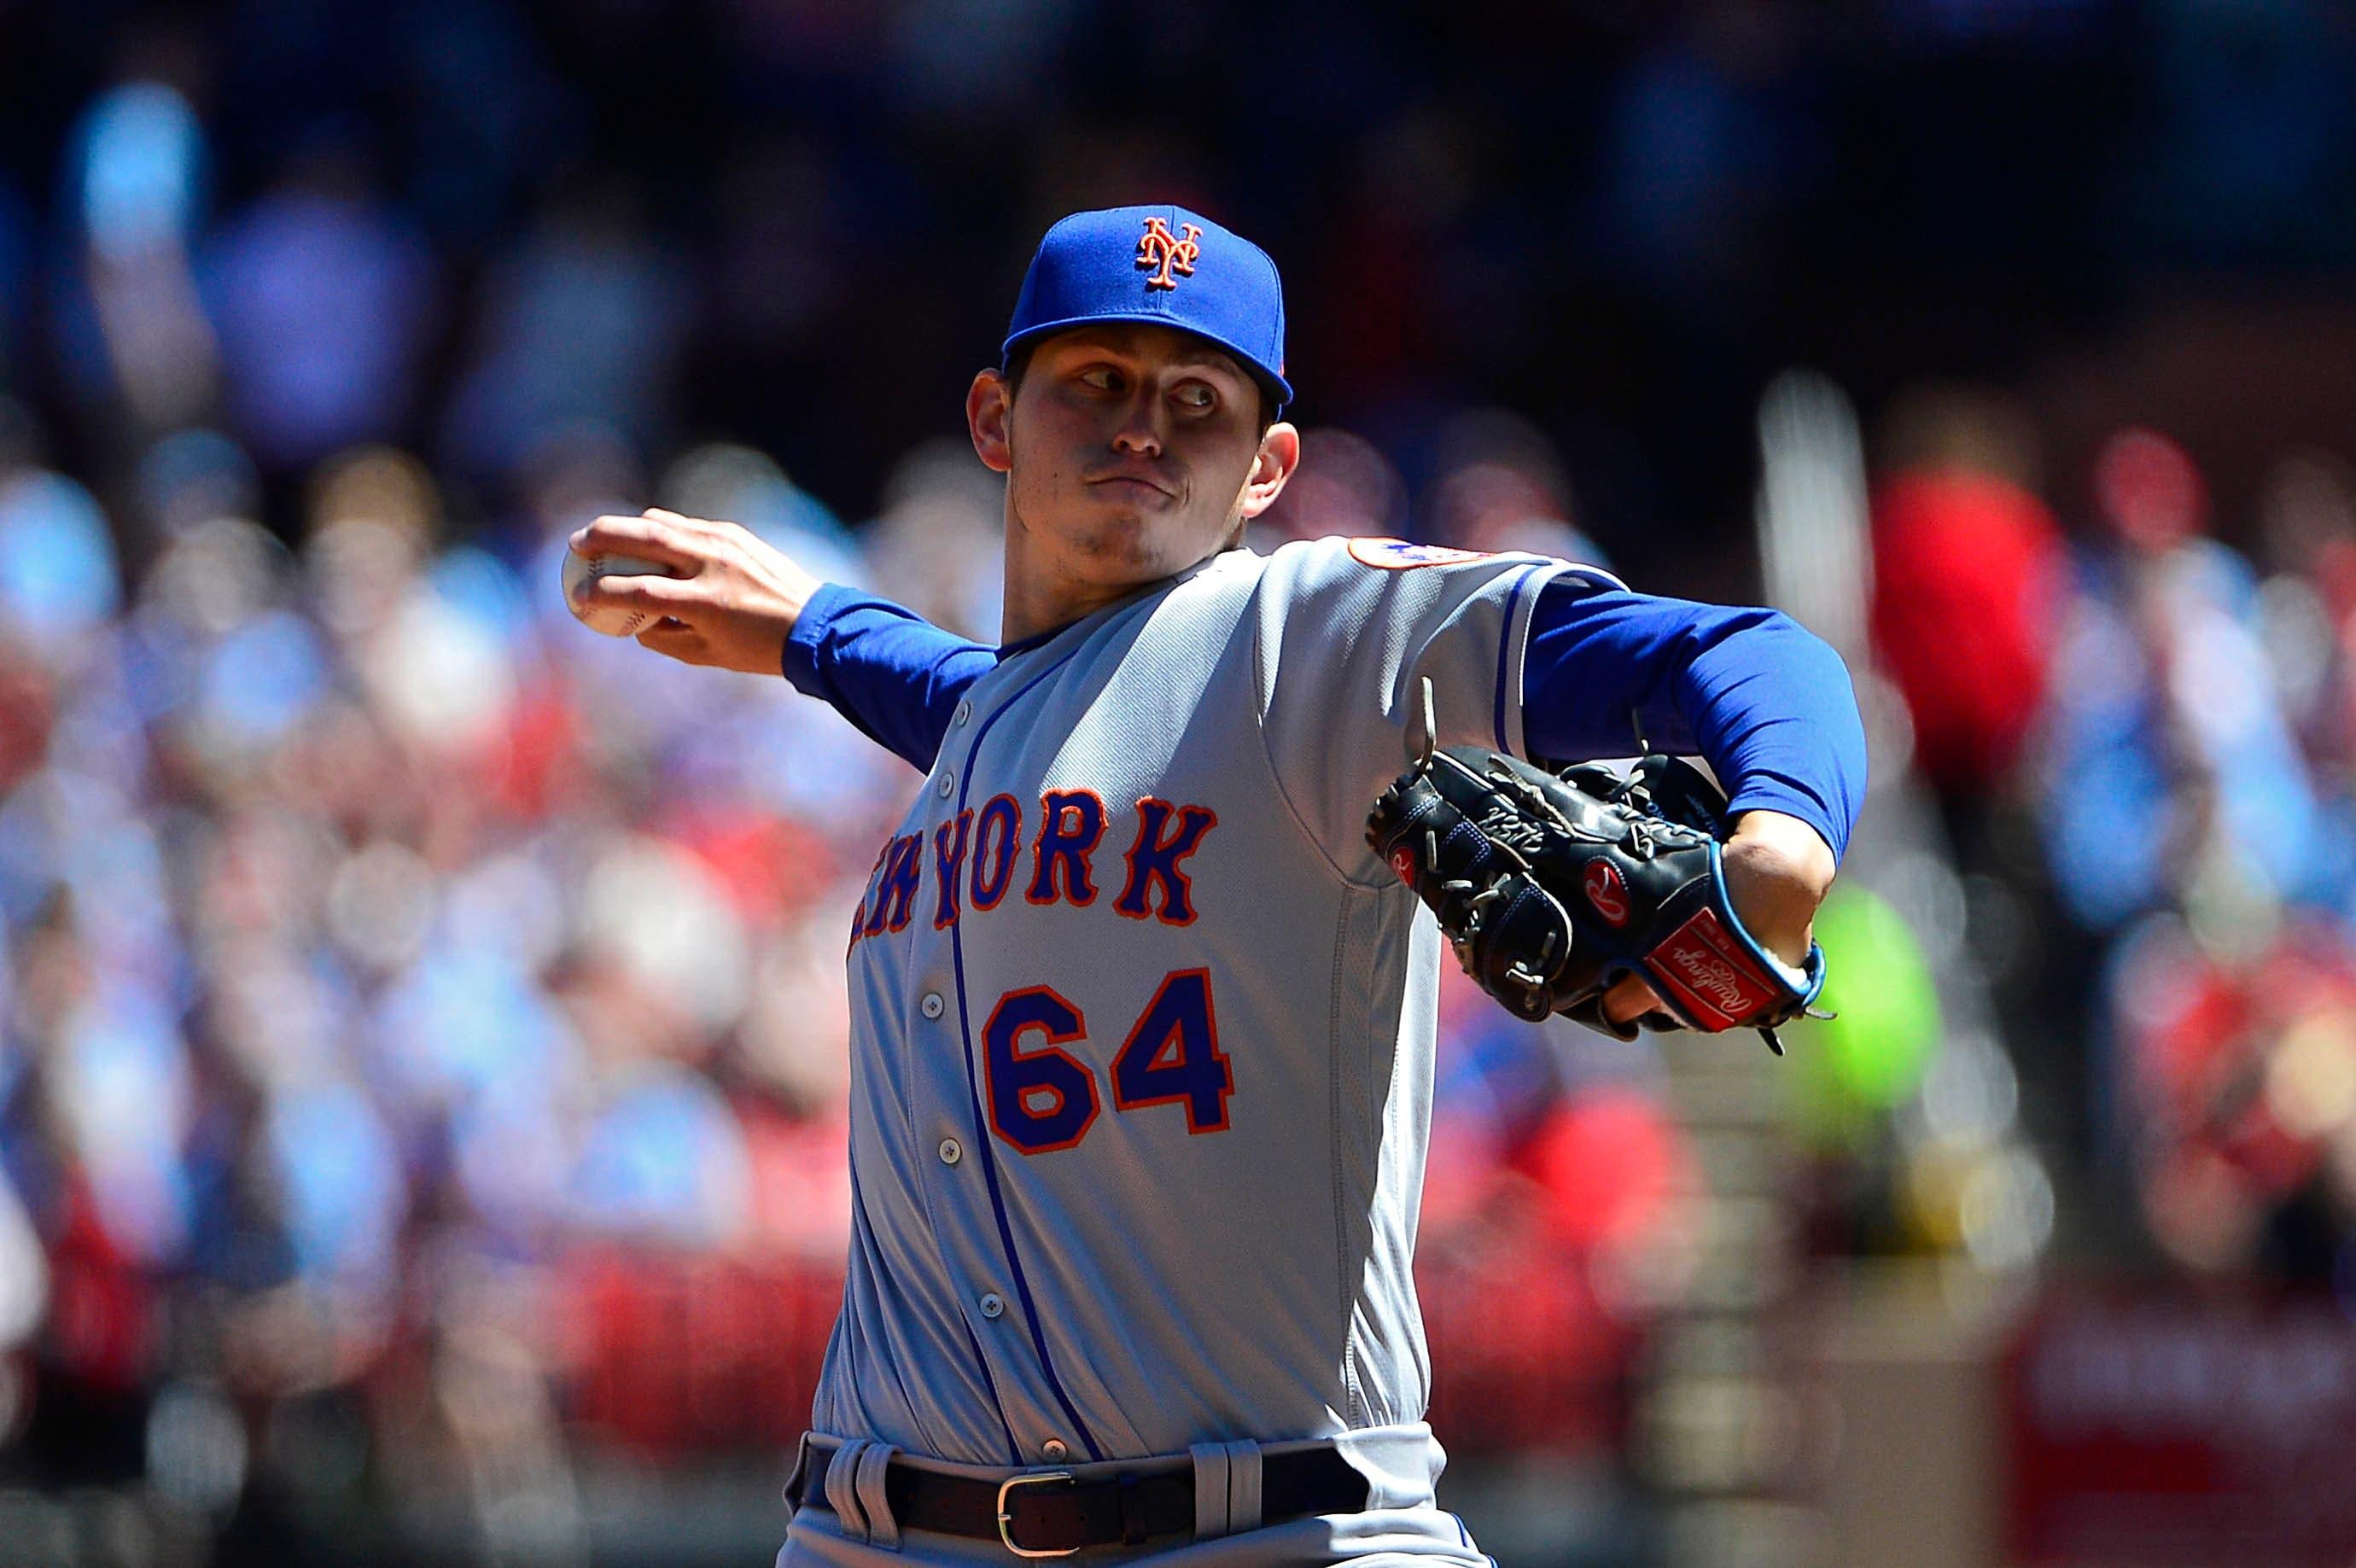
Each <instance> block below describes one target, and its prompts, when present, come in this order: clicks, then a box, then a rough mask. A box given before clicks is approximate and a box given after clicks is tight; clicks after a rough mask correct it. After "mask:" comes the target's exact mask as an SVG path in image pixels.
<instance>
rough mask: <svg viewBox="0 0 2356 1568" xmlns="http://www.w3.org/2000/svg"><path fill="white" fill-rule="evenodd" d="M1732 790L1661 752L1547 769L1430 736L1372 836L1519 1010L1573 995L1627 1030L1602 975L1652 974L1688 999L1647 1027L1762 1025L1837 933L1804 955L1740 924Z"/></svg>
mask: <svg viewBox="0 0 2356 1568" xmlns="http://www.w3.org/2000/svg"><path fill="white" fill-rule="evenodd" d="M1725 804H1726V797H1725V796H1724V795H1721V794H1719V790H1718V788H1717V786H1716V785H1714V784H1711V783H1710V781H1709V780H1708V777H1707V776H1706V775H1704V774H1703V773H1701V771H1700V770H1699V769H1697V768H1695V767H1694V766H1692V765H1691V764H1690V763H1684V762H1680V761H1679V760H1677V759H1676V758H1674V757H1665V756H1648V757H1646V758H1644V760H1643V761H1642V762H1640V763H1637V764H1636V767H1635V770H1634V772H1633V773H1631V774H1630V775H1629V776H1628V777H1627V778H1625V779H1622V778H1621V777H1620V776H1619V775H1617V774H1616V773H1613V772H1612V770H1611V769H1609V768H1607V767H1604V766H1602V765H1601V764H1599V763H1587V764H1584V765H1582V766H1579V767H1573V768H1567V769H1565V770H1564V771H1563V772H1562V773H1560V774H1552V773H1546V772H1545V771H1543V770H1542V769H1539V768H1536V767H1533V766H1531V765H1530V764H1529V763H1525V762H1522V761H1520V760H1518V759H1517V758H1514V757H1510V756H1506V755H1504V754H1503V753H1500V752H1491V751H1488V750H1486V749H1485V748H1483V747H1479V746H1454V747H1450V748H1448V749H1446V750H1435V751H1427V752H1425V754H1424V756H1423V757H1422V759H1421V760H1420V761H1419V762H1418V763H1416V764H1415V765H1414V766H1413V767H1411V768H1409V769H1408V771H1407V772H1406V773H1401V774H1400V775H1399V776H1398V779H1397V780H1396V781H1394V782H1393V783H1392V784H1391V786H1390V787H1389V788H1388V789H1387V790H1385V791H1384V792H1383V794H1382V797H1381V798H1380V799H1378V800H1377V801H1376V802H1375V809H1374V812H1373V814H1372V815H1371V816H1368V817H1367V819H1366V842H1367V843H1368V844H1371V845H1372V846H1374V849H1375V852H1376V854H1378V855H1380V856H1382V857H1383V859H1385V860H1386V861H1387V862H1388V863H1389V865H1390V868H1391V869H1392V870H1393V871H1394V872H1396V873H1397V874H1398V878H1399V880H1401V881H1403V882H1405V883H1406V884H1407V885H1408V887H1410V888H1413V889H1414V890H1415V891H1416V896H1418V897H1419V898H1420V899H1422V900H1423V901H1424V902H1425V903H1427V904H1429V905H1430V907H1431V910H1432V912H1433V913H1435V914H1437V915H1438V916H1439V917H1440V930H1441V931H1442V932H1444V933H1447V936H1448V938H1449V940H1450V941H1451V943H1453V944H1455V947H1456V956H1457V959H1458V961H1459V962H1461V963H1462V965H1464V971H1465V973H1466V974H1468V975H1470V976H1472V978H1473V979H1475V980H1476V981H1478V982H1480V985H1481V988H1482V989H1483V990H1485V991H1487V992H1488V993H1489V994H1490V995H1491V996H1493V997H1496V998H1497V1000H1499V1001H1500V1002H1503V1003H1504V1004H1505V1006H1506V1008H1509V1009H1511V1010H1512V1011H1513V1012H1514V1013H1515V1014H1517V1015H1518V1016H1520V1017H1522V1018H1525V1019H1530V1020H1532V1021H1536V1020H1537V1019H1543V1018H1545V1017H1546V1016H1547V1014H1548V1013H1560V1014H1562V1015H1563V1016H1564V1017H1566V1018H1569V1019H1577V1020H1578V1021H1579V1022H1580V1023H1583V1024H1585V1025H1587V1026H1588V1027H1589V1028H1590V1029H1601V1030H1603V1031H1604V1032H1605V1033H1607V1034H1612V1035H1617V1036H1618V1037H1619V1038H1621V1039H1622V1040H1633V1039H1634V1038H1635V1037H1636V1032H1637V1029H1638V1024H1639V1020H1632V1021H1630V1022H1627V1023H1619V1024H1615V1023H1613V1022H1612V1021H1611V1020H1610V1019H1607V1018H1606V1017H1605V1016H1604V1012H1603V993H1604V992H1606V991H1608V990H1610V989H1611V988H1612V986H1613V985H1615V984H1617V983H1618V982H1619V981H1620V980H1621V979H1622V978H1623V977H1625V976H1630V975H1639V976H1643V977H1644V980H1645V981H1646V982H1647V983H1649V984H1650V985H1651V986H1652V987H1653V990H1654V992H1655V994H1656V995H1658V996H1659V997H1660V998H1661V1000H1662V1001H1663V1002H1664V1003H1665V1004H1666V1005H1667V1007H1668V1008H1669V1009H1670V1011H1671V1012H1672V1013H1674V1014H1675V1015H1676V1018H1675V1019H1674V1021H1673V1020H1671V1019H1665V1018H1663V1017H1662V1016H1661V1015H1659V1014H1657V1013H1654V1014H1648V1015H1647V1016H1646V1017H1645V1018H1644V1019H1642V1020H1640V1021H1641V1023H1642V1025H1643V1027H1644V1028H1647V1029H1675V1028H1678V1027H1683V1028H1687V1029H1702V1030H1706V1031H1708V1032H1711V1033H1715V1032H1717V1031H1719V1030H1721V1029H1745V1028H1748V1029H1757V1030H1758V1031H1759V1032H1760V1033H1761V1034H1762V1035H1763V1036H1764V1037H1765V1038H1766V1040H1767V1044H1768V1046H1769V1047H1770V1048H1771V1049H1772V1050H1773V1051H1775V1053H1776V1054H1777V1055H1779V1056H1780V1055H1782V1054H1783V1045H1782V1044H1781V1043H1780V1042H1779V1041H1778V1040H1776V1038H1775V1026H1776V1025H1778V1024H1781V1023H1784V1022H1787V1021H1788V1020H1790V1019H1793V1018H1795V1017H1797V1016H1798V1015H1800V1014H1801V1013H1803V1012H1805V1011H1806V1010H1807V1008H1808V1004H1809V1003H1810V1002H1812V1001H1814V1000H1815V997H1816V993H1817V992H1818V991H1819V990H1821V989H1823V987H1824V983H1825V963H1824V950H1823V949H1822V948H1819V947H1815V946H1811V947H1810V948H1809V951H1808V958H1807V963H1806V964H1805V965H1804V966H1803V967H1802V968H1799V969H1794V968H1793V967H1792V966H1791V965H1788V964H1785V963H1783V961H1782V960H1780V959H1778V958H1776V957H1775V955H1772V954H1771V953H1769V952H1768V951H1767V950H1766V949H1765V948H1763V947H1762V946H1761V945H1760V944H1759V943H1758V942H1757V941H1756V940H1755V939H1754V938H1753V937H1752V936H1751V933H1749V932H1748V931H1746V930H1744V929H1743V925H1742V922H1741V920H1740V918H1739V917H1738V916H1737V915H1736V914H1735V912H1734V907H1733V905H1732V904H1731V903H1730V902H1729V901H1728V899H1727V894H1726V875H1725V871H1724V869H1723V868H1722V864H1721V861H1720V851H1719V842H1718V837H1717V835H1718V826H1719V822H1718V819H1719V812H1720V810H1721V809H1722V808H1723V807H1724V805H1725Z"/></svg>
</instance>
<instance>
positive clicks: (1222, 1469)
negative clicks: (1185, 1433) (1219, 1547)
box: [1186, 1443, 1227, 1541]
mask: <svg viewBox="0 0 2356 1568" xmlns="http://www.w3.org/2000/svg"><path fill="white" fill-rule="evenodd" d="M1186 1453H1187V1455H1188V1456H1190V1457H1191V1458H1193V1460H1194V1539H1195V1540H1197V1541H1211V1540H1215V1539H1216V1538H1217V1537H1219V1536H1222V1535H1225V1534H1226V1533H1227V1449H1226V1445H1225V1444H1224V1443H1197V1444H1195V1445H1194V1446H1193V1447H1191V1448H1189V1449H1187V1450H1186Z"/></svg>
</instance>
